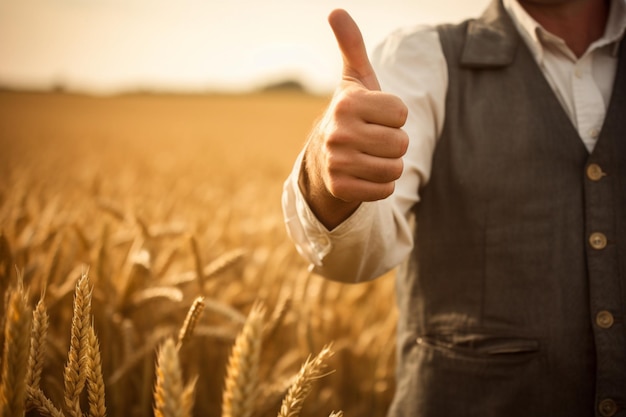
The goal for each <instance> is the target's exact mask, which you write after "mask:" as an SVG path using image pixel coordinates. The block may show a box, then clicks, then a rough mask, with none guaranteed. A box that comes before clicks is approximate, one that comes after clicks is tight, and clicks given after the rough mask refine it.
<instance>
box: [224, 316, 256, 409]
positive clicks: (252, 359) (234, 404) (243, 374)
mask: <svg viewBox="0 0 626 417" xmlns="http://www.w3.org/2000/svg"><path fill="white" fill-rule="evenodd" d="M264 317H265V309H264V308H263V307H262V306H261V305H260V304H255V305H254V306H253V307H252V310H251V311H250V314H249V315H248V319H247V320H246V323H245V324H244V326H243V330H242V331H241V333H239V335H238V336H237V339H236V340H235V345H234V346H233V349H232V352H231V354H230V358H229V360H228V367H227V369H226V382H225V387H224V392H223V395H222V417H250V416H251V415H252V412H253V407H254V402H255V399H256V394H257V389H258V385H259V384H258V379H259V376H258V370H259V361H260V356H261V341H262V339H263V321H264Z"/></svg>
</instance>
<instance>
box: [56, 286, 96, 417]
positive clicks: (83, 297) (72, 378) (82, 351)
mask: <svg viewBox="0 0 626 417" xmlns="http://www.w3.org/2000/svg"><path fill="white" fill-rule="evenodd" d="M90 316H91V289H90V287H89V278H88V277H87V274H83V275H82V276H81V278H80V279H79V280H78V283H77V284H76V292H75V295H74V315H73V317H72V328H71V330H70V348H69V352H68V361H67V364H66V365H65V370H64V372H63V381H64V385H65V406H66V409H67V411H68V413H69V415H70V417H81V416H82V412H81V410H80V393H81V392H82V391H83V388H84V387H85V381H86V379H87V370H88V369H89V355H88V350H89V329H90V328H91V323H90V320H91V318H90Z"/></svg>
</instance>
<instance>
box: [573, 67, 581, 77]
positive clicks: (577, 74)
mask: <svg viewBox="0 0 626 417" xmlns="http://www.w3.org/2000/svg"><path fill="white" fill-rule="evenodd" d="M574 76H575V77H576V78H582V77H583V71H582V70H581V69H580V68H576V69H575V70H574Z"/></svg>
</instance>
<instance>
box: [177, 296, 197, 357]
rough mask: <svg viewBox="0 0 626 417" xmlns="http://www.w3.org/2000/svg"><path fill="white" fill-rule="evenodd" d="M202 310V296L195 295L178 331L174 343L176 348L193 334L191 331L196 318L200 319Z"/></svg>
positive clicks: (194, 325)
mask: <svg viewBox="0 0 626 417" xmlns="http://www.w3.org/2000/svg"><path fill="white" fill-rule="evenodd" d="M203 310H204V297H202V296H200V297H196V299H195V300H193V304H192V305H191V307H190V308H189V311H188V312H187V317H185V322H184V323H183V326H182V327H181V328H180V331H179V332H178V341H177V343H176V347H177V348H178V349H180V348H181V346H182V345H183V344H184V343H185V342H187V341H188V340H189V339H190V338H191V336H192V335H193V331H194V330H195V328H196V324H197V323H198V319H200V316H201V315H202V311H203Z"/></svg>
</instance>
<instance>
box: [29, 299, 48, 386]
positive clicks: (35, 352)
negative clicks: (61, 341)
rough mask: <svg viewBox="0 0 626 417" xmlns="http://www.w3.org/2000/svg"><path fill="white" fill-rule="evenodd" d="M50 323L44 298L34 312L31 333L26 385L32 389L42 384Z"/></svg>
mask: <svg viewBox="0 0 626 417" xmlns="http://www.w3.org/2000/svg"><path fill="white" fill-rule="evenodd" d="M49 323H50V320H49V316H48V312H47V311H46V305H45V303H44V301H43V297H42V298H41V299H40V300H39V302H38V303H37V307H36V308H35V310H34V311H33V326H32V329H31V332H30V354H29V356H28V371H27V373H26V384H27V385H28V386H29V387H32V388H39V384H40V382H41V372H42V371H43V365H44V361H45V357H46V338H47V336H48V326H49Z"/></svg>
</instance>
